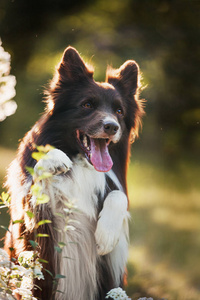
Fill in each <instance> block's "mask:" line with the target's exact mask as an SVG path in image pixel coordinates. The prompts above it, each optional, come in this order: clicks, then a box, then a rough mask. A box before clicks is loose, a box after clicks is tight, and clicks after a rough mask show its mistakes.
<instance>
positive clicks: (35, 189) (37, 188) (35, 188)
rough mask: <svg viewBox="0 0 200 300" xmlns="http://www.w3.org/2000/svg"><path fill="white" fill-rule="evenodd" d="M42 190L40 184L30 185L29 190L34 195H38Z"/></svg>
mask: <svg viewBox="0 0 200 300" xmlns="http://www.w3.org/2000/svg"><path fill="white" fill-rule="evenodd" d="M41 190H42V186H41V185H39V184H33V185H32V186H31V192H32V194H33V195H34V196H38V195H39V194H40V192H41Z"/></svg>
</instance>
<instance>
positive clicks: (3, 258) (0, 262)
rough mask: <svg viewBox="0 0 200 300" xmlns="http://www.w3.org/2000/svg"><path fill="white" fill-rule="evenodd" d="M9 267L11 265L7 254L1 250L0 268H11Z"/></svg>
mask: <svg viewBox="0 0 200 300" xmlns="http://www.w3.org/2000/svg"><path fill="white" fill-rule="evenodd" d="M9 265H10V260H9V257H8V254H7V252H6V251H5V250H3V249H1V248H0V266H2V267H9Z"/></svg>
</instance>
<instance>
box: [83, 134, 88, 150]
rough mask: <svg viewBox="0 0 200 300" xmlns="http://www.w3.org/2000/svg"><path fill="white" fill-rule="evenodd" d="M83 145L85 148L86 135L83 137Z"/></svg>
mask: <svg viewBox="0 0 200 300" xmlns="http://www.w3.org/2000/svg"><path fill="white" fill-rule="evenodd" d="M83 145H84V147H85V148H87V137H86V135H84V137H83Z"/></svg>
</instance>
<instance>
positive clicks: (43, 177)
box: [38, 172, 52, 180]
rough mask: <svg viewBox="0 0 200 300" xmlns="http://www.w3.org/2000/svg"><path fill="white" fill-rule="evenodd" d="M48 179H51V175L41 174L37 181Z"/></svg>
mask: <svg viewBox="0 0 200 300" xmlns="http://www.w3.org/2000/svg"><path fill="white" fill-rule="evenodd" d="M49 177H52V173H50V172H43V173H42V175H40V176H39V177H38V180H42V179H46V178H49Z"/></svg>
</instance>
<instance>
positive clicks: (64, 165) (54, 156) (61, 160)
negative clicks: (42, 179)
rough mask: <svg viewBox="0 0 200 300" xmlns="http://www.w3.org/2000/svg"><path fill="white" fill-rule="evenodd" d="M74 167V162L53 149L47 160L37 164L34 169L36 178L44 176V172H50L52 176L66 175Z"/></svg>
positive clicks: (61, 152)
mask: <svg viewBox="0 0 200 300" xmlns="http://www.w3.org/2000/svg"><path fill="white" fill-rule="evenodd" d="M71 167H72V161H71V160H70V159H69V157H68V156H67V155H66V154H65V153H64V152H63V151H61V150H59V149H53V150H51V151H49V152H48V153H47V155H46V156H45V158H42V159H41V160H39V161H38V162H37V164H36V165H35V167H34V172H35V174H36V176H40V175H42V173H43V172H49V173H51V174H52V175H58V174H61V173H66V172H67V171H69V169H70V168H71Z"/></svg>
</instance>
